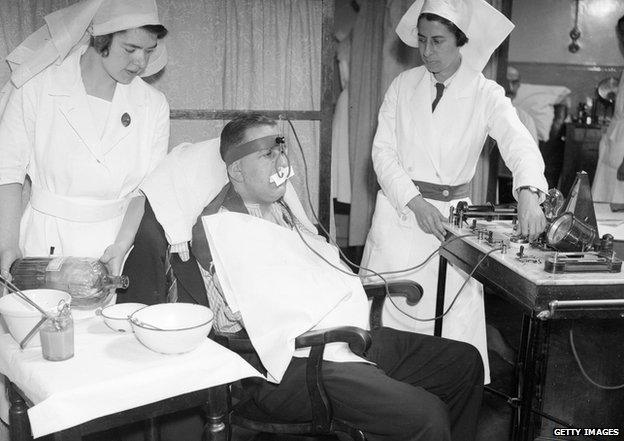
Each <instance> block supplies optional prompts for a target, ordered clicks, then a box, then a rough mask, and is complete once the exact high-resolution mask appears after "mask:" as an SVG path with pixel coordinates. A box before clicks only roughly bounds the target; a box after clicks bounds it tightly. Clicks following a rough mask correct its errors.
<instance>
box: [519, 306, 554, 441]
mask: <svg viewBox="0 0 624 441" xmlns="http://www.w3.org/2000/svg"><path fill="white" fill-rule="evenodd" d="M547 326H548V324H547V322H543V321H541V320H537V319H535V318H532V317H530V316H529V315H526V314H525V315H524V317H523V321H522V339H521V342H520V349H519V350H518V363H517V367H516V384H517V386H518V409H516V410H515V411H514V415H513V429H512V436H511V439H512V441H529V440H533V435H534V433H535V432H536V430H537V429H539V423H540V422H541V421H540V420H539V417H537V419H535V417H534V414H533V412H532V409H533V407H534V405H535V406H536V407H539V406H540V405H541V400H542V396H541V395H542V390H543V387H542V385H543V382H544V373H545V366H546V364H545V359H546V355H545V352H544V351H545V350H547V349H546V348H545V346H544V345H545V344H547V339H546V337H547V332H548V329H547Z"/></svg>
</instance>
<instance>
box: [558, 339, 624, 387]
mask: <svg viewBox="0 0 624 441" xmlns="http://www.w3.org/2000/svg"><path fill="white" fill-rule="evenodd" d="M570 347H571V348H572V354H573V355H574V359H575V360H576V364H577V365H578V367H579V369H580V370H581V374H583V377H585V379H586V380H587V381H588V382H590V383H591V384H592V385H594V386H596V387H597V388H598V389H604V390H618V389H623V388H624V384H618V385H617V386H605V385H602V384H600V383H598V382H596V381H594V380H592V379H591V378H590V377H589V375H587V372H585V368H584V367H583V365H582V364H581V359H580V357H579V355H578V353H577V352H576V347H575V346H574V333H573V328H570Z"/></svg>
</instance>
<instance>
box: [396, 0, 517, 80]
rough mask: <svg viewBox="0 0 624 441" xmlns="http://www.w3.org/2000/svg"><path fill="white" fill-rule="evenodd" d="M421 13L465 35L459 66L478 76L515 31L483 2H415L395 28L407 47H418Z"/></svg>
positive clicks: (465, 0) (455, 0)
mask: <svg viewBox="0 0 624 441" xmlns="http://www.w3.org/2000/svg"><path fill="white" fill-rule="evenodd" d="M424 13H430V14H435V15H438V16H440V17H443V18H446V19H447V20H449V21H450V22H452V23H453V24H454V25H455V26H457V27H458V28H459V29H460V30H461V31H462V32H463V33H464V34H466V37H468V43H466V44H465V45H464V46H462V47H461V48H460V52H461V54H462V60H463V61H462V62H463V63H465V64H466V65H468V66H469V67H471V68H472V69H474V70H477V71H479V72H480V71H482V70H483V68H484V67H485V65H486V64H487V62H488V60H489V59H490V57H491V56H492V54H493V53H494V51H495V50H496V48H497V47H498V46H500V44H501V43H502V42H503V41H504V40H505V38H507V36H508V35H509V33H510V32H511V31H512V30H513V28H514V25H513V23H512V22H511V21H509V20H508V19H507V17H505V16H504V15H503V14H501V13H500V12H499V11H498V10H496V9H495V8H494V7H492V6H491V5H490V4H488V3H487V2H486V1H485V0H416V1H415V2H414V3H413V4H412V6H410V8H409V9H408V10H407V12H406V13H405V14H404V15H403V17H402V18H401V21H399V24H398V25H397V28H396V33H397V35H398V36H399V38H401V40H403V42H404V43H405V44H407V45H408V46H411V47H418V29H417V27H418V17H420V15H421V14H424Z"/></svg>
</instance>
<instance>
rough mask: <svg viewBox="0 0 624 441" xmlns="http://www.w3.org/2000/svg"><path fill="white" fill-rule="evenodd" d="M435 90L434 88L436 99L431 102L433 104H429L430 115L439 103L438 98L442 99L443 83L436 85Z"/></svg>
mask: <svg viewBox="0 0 624 441" xmlns="http://www.w3.org/2000/svg"><path fill="white" fill-rule="evenodd" d="M435 88H436V97H435V99H434V100H433V103H431V113H433V111H434V110H435V108H436V106H437V105H438V103H439V102H440V98H442V94H443V93H444V83H436V84H435Z"/></svg>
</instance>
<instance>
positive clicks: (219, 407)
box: [203, 384, 232, 441]
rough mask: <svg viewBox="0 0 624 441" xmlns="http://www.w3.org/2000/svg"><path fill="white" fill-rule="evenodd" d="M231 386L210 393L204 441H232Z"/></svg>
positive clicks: (205, 408)
mask: <svg viewBox="0 0 624 441" xmlns="http://www.w3.org/2000/svg"><path fill="white" fill-rule="evenodd" d="M230 408H231V405H230V386H229V385H227V384H226V385H222V386H216V387H213V388H211V389H210V390H209V391H208V401H207V402H206V404H205V405H204V412H205V413H206V418H207V420H208V422H207V423H206V425H205V426H204V437H203V438H204V441H230V438H231V436H232V432H231V427H230V418H229V412H230Z"/></svg>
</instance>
